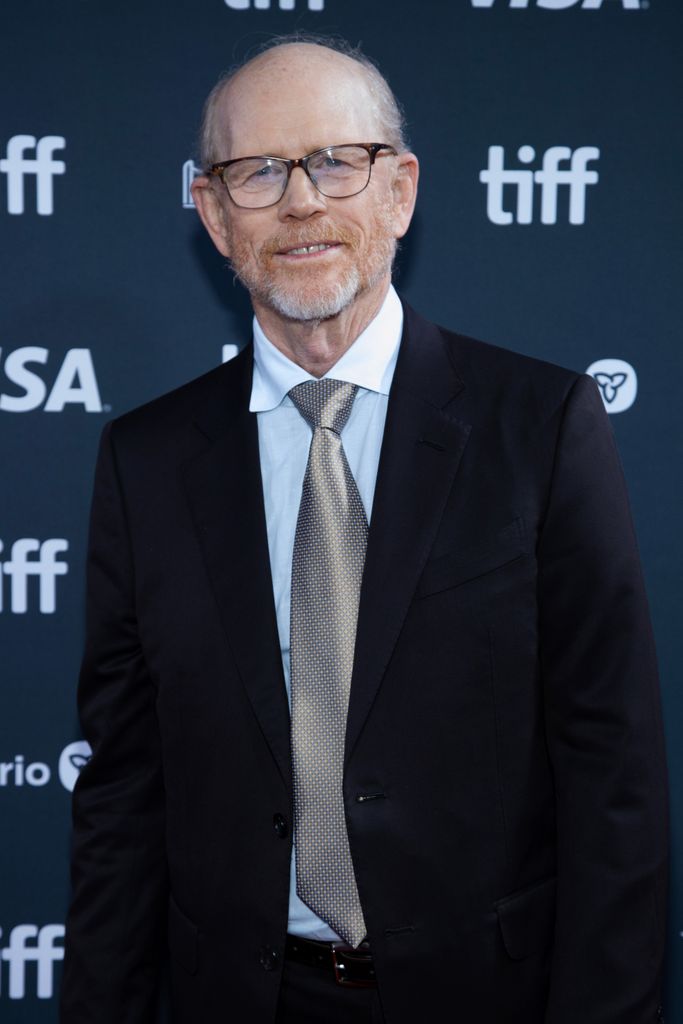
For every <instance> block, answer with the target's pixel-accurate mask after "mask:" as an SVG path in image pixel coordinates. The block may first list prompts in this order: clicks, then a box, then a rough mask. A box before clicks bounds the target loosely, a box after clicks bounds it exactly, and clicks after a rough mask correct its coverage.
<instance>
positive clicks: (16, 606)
mask: <svg viewBox="0 0 683 1024" xmlns="http://www.w3.org/2000/svg"><path fill="white" fill-rule="evenodd" d="M3 547H4V546H3V543H2V541H0V554H1V553H2V551H3ZM68 550H69V544H68V541H66V540H63V539H62V538H60V537H55V538H53V539H51V540H44V541H43V542H42V544H41V542H40V541H39V540H35V539H34V538H33V537H23V538H22V539H21V540H15V542H14V544H12V551H11V555H10V558H9V559H8V560H5V562H4V564H3V562H0V612H2V611H4V610H5V609H4V605H3V591H4V586H3V579H2V578H3V575H4V576H9V577H10V580H11V583H10V596H9V611H11V612H14V614H15V615H24V614H25V613H26V612H27V611H28V598H29V584H28V581H29V576H36V577H38V608H39V610H40V612H41V614H43V615H52V614H53V613H54V612H55V611H56V608H57V577H58V576H66V574H67V572H68V571H69V566H68V565H67V563H66V562H60V561H58V559H57V555H59V554H63V553H64V552H65V551H68ZM31 555H37V557H36V558H31V557H29V556H31Z"/></svg>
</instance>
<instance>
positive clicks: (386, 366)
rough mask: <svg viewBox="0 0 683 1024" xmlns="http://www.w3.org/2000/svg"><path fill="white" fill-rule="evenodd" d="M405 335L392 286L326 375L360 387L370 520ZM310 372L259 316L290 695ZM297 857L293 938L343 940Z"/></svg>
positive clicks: (359, 480) (262, 422)
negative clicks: (300, 878)
mask: <svg viewBox="0 0 683 1024" xmlns="http://www.w3.org/2000/svg"><path fill="white" fill-rule="evenodd" d="M402 330H403V307H402V306H401V302H400V299H399V297H398V295H397V294H396V292H395V291H394V288H393V286H390V287H389V291H388V292H387V295H386V298H385V300H384V303H383V305H382V307H381V309H380V311H379V313H378V314H377V316H376V317H375V319H374V320H373V321H372V323H370V324H369V325H368V326H367V327H366V328H365V330H364V331H363V333H362V334H360V335H359V336H358V338H356V340H355V341H354V343H353V345H352V346H351V348H349V349H348V350H347V351H346V352H345V353H344V355H343V356H342V357H341V359H340V360H339V361H338V362H337V363H335V365H334V366H333V367H332V368H331V369H330V370H329V371H328V372H327V373H326V374H325V376H326V377H332V378H334V379H335V380H344V381H348V382H349V383H351V384H357V385H358V391H357V393H356V397H355V400H354V403H353V407H352V409H351V415H350V416H349V419H348V421H347V423H346V426H345V427H344V429H343V431H342V442H343V444H344V450H345V452H346V457H347V459H348V462H349V467H350V469H351V472H352V473H353V476H354V479H355V481H356V484H357V486H358V491H359V493H360V497H361V500H362V502H363V506H364V508H365V514H366V516H367V519H368V523H369V522H370V516H371V513H372V501H373V497H374V494H375V480H376V478H377V466H378V464H379V453H380V448H381V446H382V436H383V434H384V421H385V419H386V414H387V404H388V401H389V389H390V387H391V381H392V378H393V376H394V369H395V367H396V359H397V357H398V349H399V344H400V341H401V332H402ZM313 379H314V378H313V377H311V374H310V373H307V372H306V370H304V369H302V368H301V367H300V366H298V365H297V364H296V363H293V362H292V361H291V360H290V359H288V358H287V357H286V356H285V355H283V353H282V352H280V351H279V349H277V348H275V346H274V345H273V344H272V343H271V342H270V341H269V340H268V339H267V338H266V336H265V334H264V333H263V331H262V329H261V327H260V325H259V323H258V321H257V320H256V318H254V375H253V382H252V390H251V399H250V402H249V410H250V411H251V412H255V413H256V415H257V419H258V438H259V452H260V460H261V477H262V480H263V494H264V500H265V509H266V526H267V529H268V549H269V554H270V567H271V573H272V577H273V594H274V597H275V610H276V613H277V628H278V633H279V637H280V650H281V652H282V666H283V669H284V675H285V684H286V686H287V698H288V700H289V697H290V682H289V680H290V674H289V614H290V596H291V578H292V554H293V551H294V533H295V531H296V520H297V516H298V512H299V502H300V500H301V488H302V485H303V480H304V474H305V472H306V463H307V461H308V450H309V448H310V444H311V437H312V432H311V428H310V427H309V425H308V423H306V421H305V420H304V418H303V416H302V415H301V413H300V412H299V411H298V410H297V408H296V407H295V405H294V403H293V402H292V400H291V398H289V395H288V392H289V391H291V389H292V388H293V387H295V386H296V385H297V384H301V382H302V381H304V380H313ZM295 872H296V866H295V853H294V852H293V853H292V865H291V882H290V891H289V924H288V931H289V932H290V933H291V934H292V935H301V936H304V937H306V938H309V939H322V940H324V941H329V942H333V941H337V940H339V936H338V935H337V933H336V932H334V931H333V930H332V929H331V928H330V926H329V925H328V924H326V923H325V922H324V921H322V920H321V919H320V918H319V917H318V916H317V915H316V914H314V913H313V911H312V910H311V909H310V908H309V907H307V906H306V904H305V903H303V902H302V901H301V900H300V899H299V897H298V896H297V893H296V874H295Z"/></svg>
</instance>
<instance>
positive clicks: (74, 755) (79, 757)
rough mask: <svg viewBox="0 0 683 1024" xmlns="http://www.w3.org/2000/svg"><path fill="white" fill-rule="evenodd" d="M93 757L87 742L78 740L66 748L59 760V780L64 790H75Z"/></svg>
mask: <svg viewBox="0 0 683 1024" xmlns="http://www.w3.org/2000/svg"><path fill="white" fill-rule="evenodd" d="M91 757H92V750H91V748H90V744H89V743H86V741H85V740H77V741H76V742H75V743H70V744H69V746H68V747H64V750H63V751H62V753H61V756H60V758H59V779H60V781H61V783H62V785H63V786H64V789H68V790H69V792H71V791H72V790H73V788H74V786H75V785H76V782H77V780H78V776H79V775H80V774H81V772H82V771H83V769H84V768H85V766H86V764H87V763H88V761H89V760H90V758H91Z"/></svg>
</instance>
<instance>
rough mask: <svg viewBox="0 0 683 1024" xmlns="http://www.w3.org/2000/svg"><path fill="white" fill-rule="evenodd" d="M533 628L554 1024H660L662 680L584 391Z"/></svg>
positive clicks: (617, 489)
mask: <svg viewBox="0 0 683 1024" xmlns="http://www.w3.org/2000/svg"><path fill="white" fill-rule="evenodd" d="M539 616H540V621H539V625H540V658H541V670H542V678H543V687H544V695H545V708H546V727H547V739H548V748H549V755H550V760H551V764H552V770H553V774H554V782H555V790H556V808H557V839H558V897H557V919H556V936H555V948H554V959H553V969H552V976H551V989H550V997H549V1003H548V1012H547V1024H576V1022H577V1021H581V1022H582V1024H616V1022H617V1021H618V1022H619V1024H646V1022H647V1024H652V1022H655V1021H656V1020H658V1019H659V1016H658V1004H659V986H660V974H661V963H662V956H663V946H664V906H665V885H666V866H665V865H666V781H665V767H664V752H663V741H662V727H661V720H660V709H659V695H658V684H657V670H656V663H655V655H654V647H653V640H652V633H651V628H650V623H649V615H648V609H647V602H646V598H645V593H644V588H643V583H642V578H641V572H640V565H639V559H638V552H637V548H636V542H635V537H634V533H633V527H632V523H631V519H630V514H629V510H628V500H627V496H626V489H625V485H624V481H623V476H622V472H621V467H620V463H619V459H618V456H617V454H616V450H615V445H614V441H613V437H612V432H611V428H610V426H609V423H608V418H607V416H606V414H605V411H604V408H603V405H602V401H601V400H600V397H599V393H598V391H597V388H596V387H595V384H594V382H593V381H592V379H591V378H589V377H585V376H584V377H581V378H579V379H578V380H577V382H576V384H575V385H574V387H573V389H572V392H571V394H570V396H569V399H568V401H567V403H566V406H565V412H564V419H563V422H562V426H561V430H560V434H559V442H558V446H557V450H556V455H555V463H554V469H553V479H552V486H551V489H550V494H549V498H548V505H547V510H546V514H545V517H544V521H543V525H542V528H541V533H540V538H539Z"/></svg>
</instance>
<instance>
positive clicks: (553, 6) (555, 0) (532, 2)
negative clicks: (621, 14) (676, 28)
mask: <svg viewBox="0 0 683 1024" xmlns="http://www.w3.org/2000/svg"><path fill="white" fill-rule="evenodd" d="M506 2H507V5H508V7H509V8H510V9H512V8H515V9H517V10H525V9H526V8H527V7H544V8H545V9H546V10H548V11H564V10H566V9H567V8H568V7H581V10H582V11H597V10H599V9H600V8H601V7H602V5H603V3H605V2H606V3H607V6H608V7H610V6H614V7H616V6H617V5H619V6H621V7H622V8H623V9H624V10H625V11H639V10H640V8H641V3H640V0H506ZM471 3H472V6H473V7H493V5H494V3H495V0H471ZM498 6H499V7H503V6H504V4H503V3H499V5H498ZM642 6H644V7H646V6H647V4H643V5H642Z"/></svg>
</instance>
